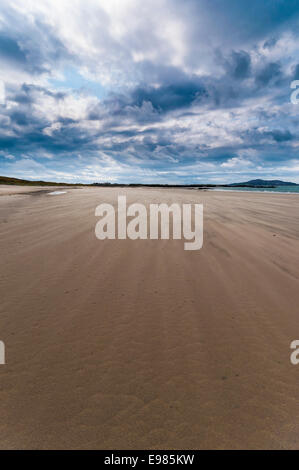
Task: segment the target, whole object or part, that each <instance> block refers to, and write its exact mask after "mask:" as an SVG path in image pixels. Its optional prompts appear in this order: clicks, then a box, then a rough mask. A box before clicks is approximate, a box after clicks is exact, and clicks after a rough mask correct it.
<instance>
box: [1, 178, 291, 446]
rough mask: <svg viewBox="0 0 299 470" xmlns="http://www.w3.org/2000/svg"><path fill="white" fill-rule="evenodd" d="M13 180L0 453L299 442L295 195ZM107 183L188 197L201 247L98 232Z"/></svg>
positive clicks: (135, 196) (142, 197)
mask: <svg viewBox="0 0 299 470" xmlns="http://www.w3.org/2000/svg"><path fill="white" fill-rule="evenodd" d="M24 189H25V188H24V187H22V188H21V189H20V188H19V189H18V188H12V187H10V188H7V187H0V194H1V195H0V259H1V263H0V295H1V307H0V309H1V312H0V340H2V341H4V343H5V346H6V362H7V363H6V365H4V366H3V365H2V366H0V447H1V448H2V449H13V448H20V449H49V448H52V449H63V448H67V449H83V448H88V449H240V448H245V449H248V448H250V449H252V448H255V449H262V448H276V449H280V448H287V449H292V448H299V401H298V387H299V365H298V366H294V365H292V364H291V363H290V354H291V350H290V343H291V341H293V340H294V339H299V262H298V253H299V241H298V239H299V216H298V215H299V195H287V194H283V195H281V194H254V193H233V192H212V191H196V190H187V189H156V188H131V189H121V188H80V189H79V188H78V189H67V193H66V194H61V195H57V196H56V197H54V196H53V197H49V196H48V194H47V192H46V191H45V188H39V189H43V191H42V192H38V193H36V194H33V193H32V192H33V191H35V190H36V188H32V187H29V188H27V190H26V189H25V191H27V194H26V192H25V193H24ZM59 189H61V188H59ZM54 190H55V188H54V189H53V188H51V189H49V191H54ZM14 193H15V194H14ZM16 193H17V194H16ZM118 194H124V195H126V196H127V200H128V204H130V203H133V202H141V203H145V204H149V203H161V202H165V203H168V204H170V203H172V202H178V203H203V205H204V243H203V248H202V249H201V250H199V251H184V248H183V243H184V240H169V241H168V240H158V241H155V240H136V241H132V240H104V241H100V240H97V239H96V237H95V233H94V229H95V224H96V222H97V220H98V219H97V218H96V217H95V215H94V213H95V208H96V206H97V205H98V204H100V203H102V202H109V203H113V204H114V205H116V203H117V196H118Z"/></svg>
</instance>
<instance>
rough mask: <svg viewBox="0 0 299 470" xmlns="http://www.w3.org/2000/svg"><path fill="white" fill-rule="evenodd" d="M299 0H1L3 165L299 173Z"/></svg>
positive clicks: (69, 178)
mask: <svg viewBox="0 0 299 470" xmlns="http://www.w3.org/2000/svg"><path fill="white" fill-rule="evenodd" d="M298 35H299V0H263V1H260V0H250V2H248V1H247V0H226V1H222V0H151V1H145V0H40V1H36V0H1V3H0V175H2V176H12V177H17V178H25V179H32V180H37V179H43V180H48V181H64V182H71V183H75V182H82V183H92V182H111V183H114V182H119V183H177V184H193V183H194V184H196V183H231V182H240V181H247V180H249V179H255V178H263V179H283V180H286V181H294V182H297V183H299V133H298V123H299V104H298V105H296V104H293V103H292V102H291V100H290V97H291V93H292V91H293V90H292V89H291V83H292V81H294V80H299V46H298V45H299V40H298V39H299V38H298Z"/></svg>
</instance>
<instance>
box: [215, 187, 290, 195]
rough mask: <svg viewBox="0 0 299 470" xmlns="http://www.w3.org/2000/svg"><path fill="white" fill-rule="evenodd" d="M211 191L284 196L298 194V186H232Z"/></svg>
mask: <svg viewBox="0 0 299 470" xmlns="http://www.w3.org/2000/svg"><path fill="white" fill-rule="evenodd" d="M211 191H240V192H254V193H285V194H295V193H297V194H299V185H298V186H276V187H275V188H258V187H257V188H244V187H242V186H232V187H229V188H211Z"/></svg>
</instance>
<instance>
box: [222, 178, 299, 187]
mask: <svg viewBox="0 0 299 470" xmlns="http://www.w3.org/2000/svg"><path fill="white" fill-rule="evenodd" d="M228 186H247V187H248V186H249V187H264V188H265V187H272V188H273V187H274V188H275V187H276V186H298V184H296V183H289V182H287V181H280V180H261V179H258V180H250V181H246V182H243V183H232V184H228Z"/></svg>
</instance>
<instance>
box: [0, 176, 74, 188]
mask: <svg viewBox="0 0 299 470" xmlns="http://www.w3.org/2000/svg"><path fill="white" fill-rule="evenodd" d="M0 184H16V185H22V186H78V185H77V184H70V183H55V182H50V181H30V180H22V179H19V178H9V177H8V176H0Z"/></svg>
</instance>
